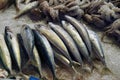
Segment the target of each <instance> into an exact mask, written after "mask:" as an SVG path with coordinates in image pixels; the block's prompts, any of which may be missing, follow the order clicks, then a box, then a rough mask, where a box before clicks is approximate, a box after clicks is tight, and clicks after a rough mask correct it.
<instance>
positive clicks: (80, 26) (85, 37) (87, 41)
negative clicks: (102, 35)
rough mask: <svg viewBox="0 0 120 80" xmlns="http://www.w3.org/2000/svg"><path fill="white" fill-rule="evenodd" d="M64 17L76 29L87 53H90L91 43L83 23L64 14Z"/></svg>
mask: <svg viewBox="0 0 120 80" xmlns="http://www.w3.org/2000/svg"><path fill="white" fill-rule="evenodd" d="M65 18H66V20H67V21H68V22H70V23H71V24H72V25H73V26H74V27H75V28H76V30H77V31H78V33H79V34H80V36H81V37H82V39H83V41H84V43H85V44H86V46H87V49H88V51H89V53H90V54H91V53H92V48H91V43H90V39H89V35H88V32H87V29H86V27H85V25H83V24H81V23H79V22H78V21H77V20H76V19H75V18H73V17H70V16H68V15H65Z"/></svg>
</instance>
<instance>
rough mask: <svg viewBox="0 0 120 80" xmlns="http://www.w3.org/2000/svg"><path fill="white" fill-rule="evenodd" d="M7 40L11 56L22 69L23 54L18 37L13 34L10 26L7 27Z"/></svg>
mask: <svg viewBox="0 0 120 80" xmlns="http://www.w3.org/2000/svg"><path fill="white" fill-rule="evenodd" d="M4 37H5V41H6V44H7V46H8V50H9V52H10V55H11V58H12V60H13V61H15V64H16V65H17V67H18V69H19V70H20V71H21V55H20V48H19V44H18V40H17V37H16V36H15V35H14V34H13V32H12V31H11V30H10V28H9V27H8V26H6V27H5V34H4Z"/></svg>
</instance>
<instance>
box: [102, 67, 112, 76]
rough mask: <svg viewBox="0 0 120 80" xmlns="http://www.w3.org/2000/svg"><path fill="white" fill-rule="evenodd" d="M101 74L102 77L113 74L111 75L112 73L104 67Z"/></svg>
mask: <svg viewBox="0 0 120 80" xmlns="http://www.w3.org/2000/svg"><path fill="white" fill-rule="evenodd" d="M101 74H102V75H108V74H113V73H112V71H111V70H110V69H109V68H108V67H106V66H104V67H103V68H102V71H101Z"/></svg>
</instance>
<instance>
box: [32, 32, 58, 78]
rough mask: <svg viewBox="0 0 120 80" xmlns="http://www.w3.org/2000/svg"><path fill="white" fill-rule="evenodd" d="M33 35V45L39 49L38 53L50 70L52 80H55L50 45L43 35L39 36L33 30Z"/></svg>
mask: <svg viewBox="0 0 120 80" xmlns="http://www.w3.org/2000/svg"><path fill="white" fill-rule="evenodd" d="M33 33H34V36H35V44H36V46H37V47H39V49H40V52H41V54H42V56H43V57H44V60H45V62H46V64H47V65H48V67H49V68H50V70H51V72H52V74H53V80H56V79H57V77H56V73H55V61H54V54H53V50H52V48H51V45H50V43H49V41H48V40H47V38H46V37H45V36H44V35H42V34H40V33H39V32H38V31H36V30H33Z"/></svg>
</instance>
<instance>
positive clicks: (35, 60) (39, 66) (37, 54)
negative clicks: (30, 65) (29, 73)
mask: <svg viewBox="0 0 120 80" xmlns="http://www.w3.org/2000/svg"><path fill="white" fill-rule="evenodd" d="M33 54H34V62H35V63H36V65H35V66H36V67H37V68H38V71H39V75H40V78H42V67H41V59H40V57H39V53H38V50H37V48H36V46H35V47H34V49H33Z"/></svg>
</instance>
